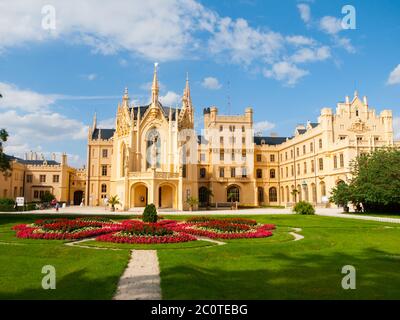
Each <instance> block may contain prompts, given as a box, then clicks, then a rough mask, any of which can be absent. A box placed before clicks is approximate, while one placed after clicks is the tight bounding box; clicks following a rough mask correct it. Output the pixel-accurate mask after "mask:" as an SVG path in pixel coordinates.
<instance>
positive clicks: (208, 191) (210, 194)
mask: <svg viewBox="0 0 400 320" xmlns="http://www.w3.org/2000/svg"><path fill="white" fill-rule="evenodd" d="M203 192H204V195H205V197H206V199H207V202H206V207H207V209H208V208H209V207H210V198H212V197H214V193H213V192H212V190H211V189H208V188H205V189H204V191H203Z"/></svg>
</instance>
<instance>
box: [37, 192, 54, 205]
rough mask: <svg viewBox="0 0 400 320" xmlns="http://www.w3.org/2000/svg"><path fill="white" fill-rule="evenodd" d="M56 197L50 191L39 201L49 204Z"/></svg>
mask: <svg viewBox="0 0 400 320" xmlns="http://www.w3.org/2000/svg"><path fill="white" fill-rule="evenodd" d="M55 198H56V197H55V196H54V194H52V193H51V192H50V191H46V192H45V193H44V194H43V195H42V196H41V197H40V200H41V201H42V202H45V203H50V202H51V201H52V200H54V199H55Z"/></svg>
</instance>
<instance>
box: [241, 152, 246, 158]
mask: <svg viewBox="0 0 400 320" xmlns="http://www.w3.org/2000/svg"><path fill="white" fill-rule="evenodd" d="M242 159H243V160H246V150H242Z"/></svg>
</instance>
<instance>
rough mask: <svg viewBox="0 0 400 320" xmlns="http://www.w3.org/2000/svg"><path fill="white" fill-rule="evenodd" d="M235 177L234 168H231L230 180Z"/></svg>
mask: <svg viewBox="0 0 400 320" xmlns="http://www.w3.org/2000/svg"><path fill="white" fill-rule="evenodd" d="M235 177H236V168H231V178H235Z"/></svg>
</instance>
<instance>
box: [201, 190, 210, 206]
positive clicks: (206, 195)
mask: <svg viewBox="0 0 400 320" xmlns="http://www.w3.org/2000/svg"><path fill="white" fill-rule="evenodd" d="M209 201H210V192H209V190H208V189H207V188H206V187H201V188H200V189H199V202H200V205H201V206H205V205H207V203H208V202H209Z"/></svg>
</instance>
